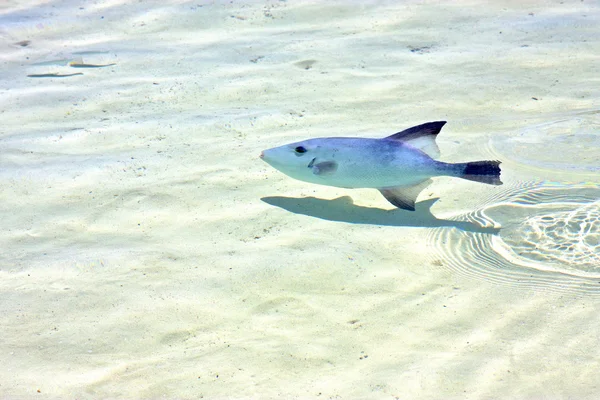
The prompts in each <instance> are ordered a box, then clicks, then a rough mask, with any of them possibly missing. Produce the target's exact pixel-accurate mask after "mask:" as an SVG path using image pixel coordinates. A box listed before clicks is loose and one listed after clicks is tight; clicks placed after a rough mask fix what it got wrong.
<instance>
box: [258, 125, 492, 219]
mask: <svg viewBox="0 0 600 400" xmlns="http://www.w3.org/2000/svg"><path fill="white" fill-rule="evenodd" d="M445 124H446V121H434V122H428V123H425V124H422V125H417V126H413V127H412V128H408V129H405V130H403V131H401V132H398V133H394V134H393V135H390V136H387V137H384V138H361V137H325V138H314V139H308V140H304V141H301V142H295V143H290V144H286V145H283V146H279V147H274V148H271V149H268V150H264V151H262V152H261V154H260V158H261V159H262V160H263V161H265V162H267V163H268V164H269V165H271V166H272V167H273V168H275V169H277V170H279V171H280V172H283V173H284V174H286V175H288V176H290V177H292V178H295V179H298V180H300V181H305V182H310V183H316V184H320V185H327V186H334V187H339V188H347V189H357V188H371V189H377V190H379V191H380V192H381V194H382V195H383V197H385V199H387V201H389V202H390V203H391V204H393V205H394V206H396V207H398V208H401V209H404V210H408V211H415V203H416V200H417V197H418V196H419V194H420V193H421V192H422V191H423V190H424V189H425V188H426V187H427V186H428V185H429V184H431V182H432V181H431V178H433V177H438V176H449V177H456V178H462V179H467V180H470V181H474V182H480V183H485V184H489V185H502V181H501V180H500V173H501V170H500V163H501V161H498V160H492V161H489V160H486V161H471V162H463V163H446V162H442V161H438V160H437V158H439V156H440V150H439V147H438V145H437V143H436V142H435V139H436V138H437V135H438V134H439V133H440V131H441V129H442V127H443V126H444V125H445Z"/></svg>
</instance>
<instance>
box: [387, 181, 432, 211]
mask: <svg viewBox="0 0 600 400" xmlns="http://www.w3.org/2000/svg"><path fill="white" fill-rule="evenodd" d="M430 184H431V179H424V180H422V181H421V182H418V183H415V184H413V185H407V186H396V187H391V188H382V189H379V191H380V192H381V194H382V195H383V197H385V198H386V199H387V201H389V202H390V203H392V204H393V205H395V206H396V207H398V208H402V209H403V210H409V211H415V202H416V201H417V197H418V196H419V193H421V191H422V190H423V189H425V188H426V187H427V186H429V185H430Z"/></svg>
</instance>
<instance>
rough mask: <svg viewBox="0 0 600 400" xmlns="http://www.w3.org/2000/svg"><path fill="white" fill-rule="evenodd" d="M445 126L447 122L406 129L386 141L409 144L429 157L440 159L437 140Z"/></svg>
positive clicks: (429, 123) (436, 122)
mask: <svg viewBox="0 0 600 400" xmlns="http://www.w3.org/2000/svg"><path fill="white" fill-rule="evenodd" d="M445 124H446V121H435V122H428V123H426V124H422V125H417V126H413V127H412V128H408V129H405V130H403V131H402V132H398V133H394V134H393V135H391V136H388V137H386V138H385V140H397V141H400V142H404V143H407V144H409V145H410V146H412V147H415V148H417V149H419V150H421V151H422V152H423V153H425V154H427V155H429V156H430V157H431V158H438V157H439V156H440V149H439V148H438V146H437V144H436V143H435V138H436V136H437V135H438V133H440V131H441V130H442V127H443V126H444V125H445Z"/></svg>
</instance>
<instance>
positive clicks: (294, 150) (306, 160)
mask: <svg viewBox="0 0 600 400" xmlns="http://www.w3.org/2000/svg"><path fill="white" fill-rule="evenodd" d="M330 150H331V149H329V148H328V146H326V145H324V143H321V141H319V140H318V139H310V140H305V141H302V142H295V143H290V144H286V145H283V146H279V147H274V148H272V149H268V150H264V151H263V152H262V153H261V154H260V158H261V159H262V160H263V161H265V162H266V163H267V164H269V165H270V166H272V167H273V168H275V169H277V170H279V171H281V172H283V173H284V174H286V175H288V176H291V177H292V178H295V179H299V180H301V181H308V182H314V181H315V175H319V174H322V173H323V172H332V170H334V168H336V167H337V165H335V166H334V165H332V164H331V163H329V164H326V165H325V164H322V163H321V162H320V160H324V159H325V158H326V156H327V155H328V154H330Z"/></svg>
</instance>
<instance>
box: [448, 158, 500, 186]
mask: <svg viewBox="0 0 600 400" xmlns="http://www.w3.org/2000/svg"><path fill="white" fill-rule="evenodd" d="M456 165H457V166H458V167H459V168H460V169H461V173H460V174H459V175H458V176H459V177H460V178H463V179H467V180H470V181H474V182H481V183H487V184H488V185H502V181H501V180H500V161H473V162H468V163H463V164H456Z"/></svg>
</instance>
